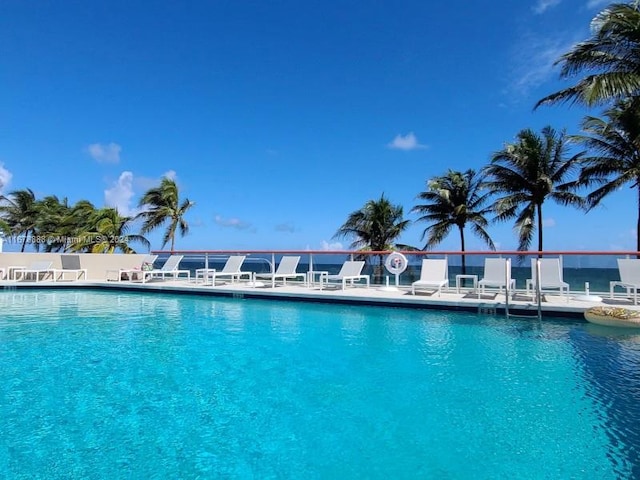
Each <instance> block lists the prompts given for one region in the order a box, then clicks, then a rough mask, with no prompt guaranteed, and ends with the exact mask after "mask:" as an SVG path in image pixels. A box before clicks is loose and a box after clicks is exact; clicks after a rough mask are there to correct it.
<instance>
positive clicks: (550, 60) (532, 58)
mask: <svg viewBox="0 0 640 480" xmlns="http://www.w3.org/2000/svg"><path fill="white" fill-rule="evenodd" d="M575 43H576V41H575V39H568V38H552V37H544V38H543V37H537V36H533V35H529V36H526V37H523V38H522V40H521V41H520V42H518V44H517V45H515V46H514V49H513V54H512V57H513V67H512V71H511V75H510V77H511V81H510V84H509V86H508V88H507V90H508V94H509V96H511V97H513V96H514V95H515V96H517V97H526V96H527V95H529V92H530V91H531V90H533V89H534V88H537V87H539V86H540V85H542V84H544V83H546V82H548V81H550V80H551V79H554V78H558V75H559V67H558V66H556V65H554V64H555V62H556V61H557V60H558V59H559V58H560V57H561V56H562V55H563V54H564V53H566V52H568V51H569V50H570V49H571V47H572V46H573V45H574V44H575Z"/></svg>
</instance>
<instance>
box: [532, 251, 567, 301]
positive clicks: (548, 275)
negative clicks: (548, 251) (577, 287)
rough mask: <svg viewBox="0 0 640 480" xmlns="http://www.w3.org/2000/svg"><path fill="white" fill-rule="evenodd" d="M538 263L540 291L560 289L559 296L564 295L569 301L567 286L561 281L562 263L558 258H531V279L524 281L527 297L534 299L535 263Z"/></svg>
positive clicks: (535, 282) (535, 283)
mask: <svg viewBox="0 0 640 480" xmlns="http://www.w3.org/2000/svg"><path fill="white" fill-rule="evenodd" d="M538 260H539V261H540V291H542V290H548V289H555V288H558V289H560V295H561V296H564V295H566V298H567V301H569V284H568V283H567V282H565V281H564V280H563V279H562V263H560V259H559V258H532V259H531V278H528V279H527V280H526V290H527V295H528V296H531V297H534V296H535V293H536V290H537V287H536V285H537V281H536V263H537V261H538Z"/></svg>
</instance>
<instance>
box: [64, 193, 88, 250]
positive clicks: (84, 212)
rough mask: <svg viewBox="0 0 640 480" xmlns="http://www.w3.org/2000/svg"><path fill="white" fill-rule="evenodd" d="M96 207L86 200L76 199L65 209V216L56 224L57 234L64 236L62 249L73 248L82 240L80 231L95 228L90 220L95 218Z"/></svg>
mask: <svg viewBox="0 0 640 480" xmlns="http://www.w3.org/2000/svg"><path fill="white" fill-rule="evenodd" d="M95 215H96V208H95V207H94V205H93V203H91V202H90V201H88V200H78V201H77V202H76V203H75V204H74V205H73V206H72V207H70V208H68V209H67V212H66V214H65V216H64V217H63V218H62V220H61V222H60V225H59V226H58V232H60V233H59V235H60V236H61V237H62V238H64V240H65V243H64V247H63V250H64V251H65V252H66V251H68V250H72V249H73V245H74V244H75V243H79V242H82V241H83V239H82V233H83V232H89V231H92V230H95V225H92V224H91V222H92V221H93V220H95V218H96V217H95Z"/></svg>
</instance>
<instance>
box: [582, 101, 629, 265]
mask: <svg viewBox="0 0 640 480" xmlns="http://www.w3.org/2000/svg"><path fill="white" fill-rule="evenodd" d="M604 116H605V118H604V119H602V118H597V117H592V116H587V117H585V118H584V120H583V122H582V130H583V131H584V132H585V134H584V135H574V136H572V139H573V140H574V141H576V142H579V143H580V144H582V145H584V146H586V147H587V148H588V149H589V150H590V152H591V153H592V154H591V155H590V156H588V157H585V158H584V159H583V160H582V163H583V168H582V171H581V173H580V181H581V182H582V183H583V184H584V185H589V186H590V185H594V184H596V185H599V186H598V187H597V188H596V189H595V190H593V191H592V192H591V193H589V194H588V195H587V203H588V206H589V209H591V208H593V207H595V206H596V205H598V204H599V203H600V202H601V201H602V200H603V199H604V198H605V197H607V196H608V195H609V194H611V193H613V192H614V191H616V190H618V189H620V188H622V187H623V186H624V185H625V184H629V185H630V187H631V188H635V189H636V191H637V196H638V200H637V202H638V203H637V205H636V209H637V212H636V214H637V220H636V229H637V232H638V233H637V235H636V250H637V251H639V252H640V99H634V100H631V99H628V100H621V101H618V102H616V104H615V105H614V106H613V107H611V108H609V109H607V110H606V111H605V112H604Z"/></svg>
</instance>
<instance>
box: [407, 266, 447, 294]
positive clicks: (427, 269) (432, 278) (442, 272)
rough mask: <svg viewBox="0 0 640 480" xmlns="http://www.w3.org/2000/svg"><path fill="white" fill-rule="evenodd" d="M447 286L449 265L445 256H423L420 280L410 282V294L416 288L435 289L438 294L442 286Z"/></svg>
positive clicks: (413, 292) (414, 292)
mask: <svg viewBox="0 0 640 480" xmlns="http://www.w3.org/2000/svg"><path fill="white" fill-rule="evenodd" d="M445 286H446V287H448V286H449V265H448V260H447V259H446V258H425V259H423V260H422V268H421V270H420V280H417V281H415V282H413V283H412V284H411V294H412V295H415V294H416V289H420V290H423V289H435V291H436V292H438V296H440V294H441V292H442V287H445Z"/></svg>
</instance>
